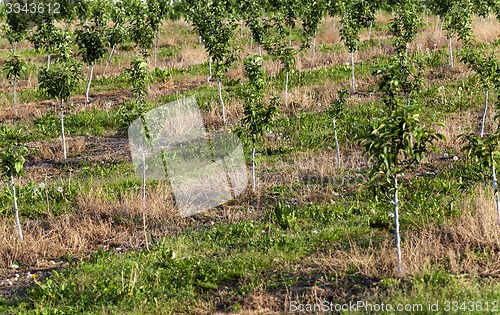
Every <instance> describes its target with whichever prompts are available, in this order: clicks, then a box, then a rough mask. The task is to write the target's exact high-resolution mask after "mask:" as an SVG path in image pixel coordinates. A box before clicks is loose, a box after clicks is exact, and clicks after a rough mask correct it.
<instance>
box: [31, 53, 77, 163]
mask: <svg viewBox="0 0 500 315" xmlns="http://www.w3.org/2000/svg"><path fill="white" fill-rule="evenodd" d="M80 79H81V77H80V66H79V64H77V63H76V62H75V61H72V62H64V63H54V64H53V66H52V67H50V68H49V69H42V70H41V71H40V72H39V74H38V82H39V89H40V90H42V91H43V92H44V93H46V94H47V95H48V96H49V97H50V98H52V99H55V100H59V109H60V122H61V141H62V146H63V154H64V159H66V158H67V154H66V138H65V135H64V104H63V103H64V102H66V101H67V100H68V99H69V97H70V96H71V94H72V93H73V92H74V91H75V90H76V89H77V88H78V83H79V81H80Z"/></svg>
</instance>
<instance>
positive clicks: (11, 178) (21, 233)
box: [10, 175, 23, 240]
mask: <svg viewBox="0 0 500 315" xmlns="http://www.w3.org/2000/svg"><path fill="white" fill-rule="evenodd" d="M10 182H11V185H12V197H14V215H15V216H16V226H17V232H18V233H19V238H20V239H21V240H22V239H23V230H22V229H21V221H20V220H19V210H18V208H17V196H16V186H15V182H14V175H10Z"/></svg>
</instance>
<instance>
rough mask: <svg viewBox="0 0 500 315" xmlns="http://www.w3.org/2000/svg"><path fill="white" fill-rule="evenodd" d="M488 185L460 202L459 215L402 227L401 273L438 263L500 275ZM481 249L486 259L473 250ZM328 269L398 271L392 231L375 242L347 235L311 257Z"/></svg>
mask: <svg viewBox="0 0 500 315" xmlns="http://www.w3.org/2000/svg"><path fill="white" fill-rule="evenodd" d="M489 189H490V188H489V187H479V188H477V189H476V190H475V194H476V196H471V198H468V199H467V200H466V201H465V202H464V203H463V204H462V206H463V208H462V215H461V216H460V217H459V218H457V219H450V220H449V221H447V222H446V223H444V224H442V225H440V226H432V227H428V228H425V229H423V230H421V231H418V232H417V231H414V232H406V233H405V232H403V234H402V237H403V242H402V256H403V269H404V272H405V274H406V275H408V274H418V273H421V272H425V271H428V270H429V269H431V268H436V267H439V266H442V267H444V268H445V269H446V270H450V271H451V272H453V273H456V274H464V273H466V274H479V275H488V276H499V275H500V253H499V252H498V249H499V248H500V228H499V227H498V218H497V213H496V208H495V206H494V201H493V197H492V196H491V194H490V193H488V192H489ZM475 251H482V252H484V253H485V255H487V256H488V258H487V259H485V258H481V256H480V255H478V254H475V253H474V252H475ZM314 260H315V261H316V262H317V263H318V265H319V266H321V268H324V269H325V272H327V273H342V272H346V271H349V270H353V268H354V270H356V273H357V274H360V275H364V276H369V277H386V276H398V274H397V271H396V264H395V248H394V242H393V239H392V235H387V236H385V238H384V240H383V241H382V242H381V243H380V244H377V245H375V244H374V245H372V246H368V247H366V246H361V245H359V244H357V243H356V242H355V241H352V242H351V243H350V244H349V246H348V247H347V248H344V247H342V246H338V247H337V248H336V249H334V250H332V251H331V253H328V254H321V255H318V256H317V257H315V258H314Z"/></svg>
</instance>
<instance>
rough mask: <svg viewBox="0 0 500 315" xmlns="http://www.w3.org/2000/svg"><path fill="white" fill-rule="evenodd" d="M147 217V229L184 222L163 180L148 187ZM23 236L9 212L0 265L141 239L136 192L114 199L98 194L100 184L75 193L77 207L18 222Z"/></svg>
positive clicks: (130, 245)
mask: <svg viewBox="0 0 500 315" xmlns="http://www.w3.org/2000/svg"><path fill="white" fill-rule="evenodd" d="M146 219H147V225H148V231H149V232H151V233H152V234H155V235H160V234H165V233H168V232H169V229H170V228H171V227H172V229H173V227H175V228H179V227H182V226H184V227H185V226H186V225H187V224H188V222H189V221H188V220H186V219H181V218H180V216H179V214H178V212H177V210H176V208H175V207H174V204H173V199H172V196H171V190H170V189H169V188H168V187H166V186H165V185H159V186H157V187H155V188H152V189H149V190H148V193H147V206H146ZM22 225H23V231H24V241H20V240H19V237H18V236H17V234H16V233H14V231H15V230H14V221H13V220H12V218H10V217H9V218H5V217H2V218H1V219H0V238H1V239H2V240H3V241H2V243H1V244H0V257H2V258H3V259H2V260H1V261H0V268H6V267H8V266H10V265H11V264H12V263H14V262H16V263H18V264H21V265H25V266H36V265H37V263H39V262H40V261H43V260H48V259H59V258H62V257H63V256H64V255H68V254H72V255H76V256H82V255H85V254H88V253H90V252H92V251H94V250H96V249H97V248H104V249H106V248H117V247H120V248H122V249H123V250H127V249H134V248H140V247H142V246H143V244H144V238H143V234H142V228H141V227H142V213H141V198H140V192H136V193H132V192H131V193H129V194H127V195H125V196H124V197H123V198H121V199H120V200H118V201H111V200H107V199H106V198H105V197H103V196H102V185H99V184H96V188H95V189H93V190H91V191H90V192H89V193H88V194H85V195H81V196H79V197H78V199H77V206H76V211H74V212H71V213H68V214H64V215H61V216H57V217H55V216H49V217H47V218H45V219H38V220H25V221H23V223H22Z"/></svg>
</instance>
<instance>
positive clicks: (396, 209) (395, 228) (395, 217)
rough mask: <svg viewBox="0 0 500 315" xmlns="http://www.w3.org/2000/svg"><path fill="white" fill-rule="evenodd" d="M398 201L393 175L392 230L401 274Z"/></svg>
mask: <svg viewBox="0 0 500 315" xmlns="http://www.w3.org/2000/svg"><path fill="white" fill-rule="evenodd" d="M398 207H399V200H398V178H397V175H394V230H395V234H396V253H397V261H398V272H399V273H400V274H402V273H403V268H402V267H401V265H402V263H401V237H400V235H399V209H398Z"/></svg>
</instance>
